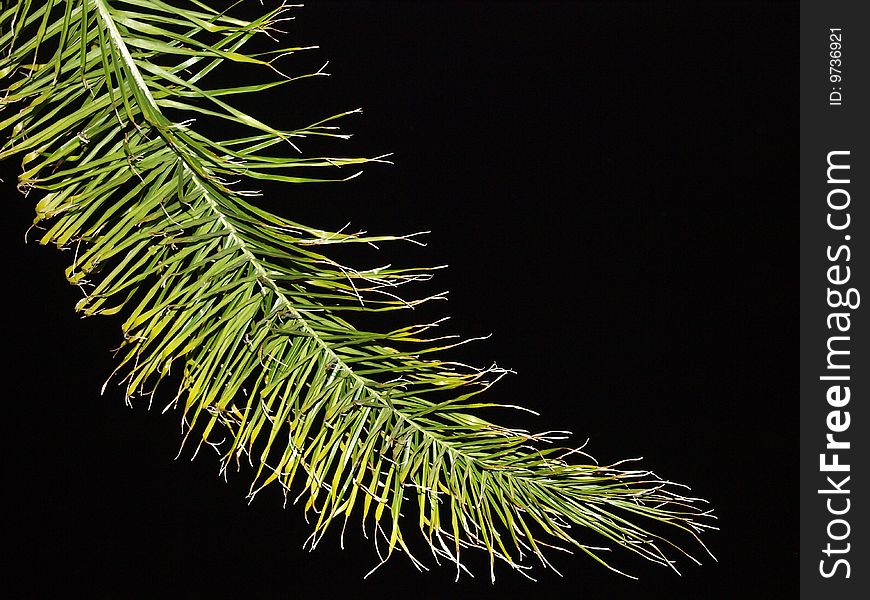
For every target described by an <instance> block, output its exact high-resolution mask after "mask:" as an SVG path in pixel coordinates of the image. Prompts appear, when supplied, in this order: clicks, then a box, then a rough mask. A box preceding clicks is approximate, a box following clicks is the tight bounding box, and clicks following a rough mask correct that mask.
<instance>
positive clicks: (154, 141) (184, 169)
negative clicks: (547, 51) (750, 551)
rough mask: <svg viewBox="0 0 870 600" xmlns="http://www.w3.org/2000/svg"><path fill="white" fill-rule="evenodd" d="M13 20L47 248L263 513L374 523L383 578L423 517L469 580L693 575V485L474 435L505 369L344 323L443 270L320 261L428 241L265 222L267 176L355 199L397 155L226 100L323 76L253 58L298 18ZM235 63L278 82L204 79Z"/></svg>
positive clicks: (125, 378)
mask: <svg viewBox="0 0 870 600" xmlns="http://www.w3.org/2000/svg"><path fill="white" fill-rule="evenodd" d="M2 7H3V8H2V13H0V25H2V36H0V51H2V56H0V78H2V80H3V85H2V88H3V89H4V90H5V91H4V97H3V98H0V130H3V131H5V132H6V137H7V140H6V142H5V144H4V145H3V146H2V148H0V159H7V158H10V157H13V156H19V157H21V161H22V169H23V172H22V174H21V176H20V178H19V182H18V188H19V190H20V191H21V192H23V193H24V194H32V193H36V194H38V195H39V201H38V203H37V205H36V212H37V216H36V219H35V223H34V225H35V228H37V229H39V230H40V231H41V232H42V236H41V240H40V241H41V242H42V243H43V244H49V243H52V244H56V245H57V246H59V247H61V248H69V249H72V250H73V251H74V257H73V261H72V265H71V266H70V267H69V268H68V269H67V272H66V274H67V277H68V279H69V281H70V282H71V283H73V284H75V285H77V286H78V287H79V288H81V290H82V292H83V294H84V297H83V298H82V300H81V301H80V302H79V303H78V305H77V306H76V309H77V310H78V311H80V312H82V313H83V314H84V315H94V314H114V313H121V314H123V315H124V318H125V321H124V323H123V325H122V329H123V343H122V345H121V347H120V348H119V349H118V356H119V359H118V368H117V370H116V374H117V376H118V378H119V381H120V382H121V383H122V385H123V388H124V393H125V397H126V399H127V401H128V402H130V401H132V399H133V398H136V397H140V396H148V397H151V396H153V394H154V391H155V389H156V388H157V387H158V384H159V383H160V381H161V380H163V379H164V378H165V377H167V376H168V375H169V374H170V369H171V368H172V367H173V366H175V368H176V369H179V368H180V369H181V375H180V384H179V387H178V390H177V393H176V394H175V396H174V400H173V401H172V402H171V403H170V405H174V404H176V403H177V404H181V405H182V407H183V424H184V431H185V439H187V438H189V437H191V436H193V438H194V439H195V442H190V443H195V444H196V447H197V449H198V448H199V447H201V446H202V445H203V444H209V445H212V446H214V447H216V448H218V450H219V452H220V455H221V469H222V471H224V472H225V471H226V469H228V468H229V466H230V465H232V464H238V463H240V462H241V460H242V459H245V460H247V461H249V462H250V464H251V465H252V466H253V468H254V471H255V476H254V481H253V483H252V485H251V493H250V496H251V497H253V496H254V495H255V494H256V493H257V492H258V491H259V490H261V489H263V488H264V487H266V486H268V485H270V484H278V485H280V486H282V487H283V489H284V492H285V495H289V496H290V497H293V498H296V499H300V498H304V506H305V512H306V514H309V513H311V514H313V516H314V518H313V521H314V525H313V532H312V534H311V537H310V538H309V540H308V543H309V544H310V545H311V547H312V548H313V547H314V546H316V545H317V544H318V542H319V541H320V540H321V539H322V538H323V536H324V533H325V532H326V531H327V529H328V528H329V526H330V525H332V524H335V523H339V524H340V526H341V527H342V532H343V530H344V529H343V528H344V526H345V525H346V524H347V522H348V520H349V519H350V518H351V516H352V515H353V514H357V515H358V517H359V518H360V519H361V520H362V522H363V524H364V531H369V530H371V531H374V532H375V533H374V535H375V541H376V547H377V548H378V552H379V555H380V557H381V562H383V561H385V560H386V559H387V558H389V557H390V556H391V555H392V554H393V553H394V552H397V551H404V552H405V553H407V554H408V555H409V556H411V558H412V560H413V561H414V563H415V565H417V566H420V567H421V568H422V562H421V561H419V560H418V559H417V558H414V557H413V556H412V555H411V551H410V548H409V546H408V543H406V542H407V540H406V531H407V529H408V527H409V526H408V524H407V523H406V521H407V520H410V519H409V518H408V517H403V512H411V511H413V512H416V514H417V516H418V518H417V519H416V526H417V528H419V530H420V532H421V534H422V539H423V540H425V542H426V544H427V546H428V547H429V548H431V551H432V553H433V554H434V557H435V560H436V561H440V560H446V561H448V562H451V563H454V564H455V565H456V568H457V576H458V574H459V571H460V570H461V569H462V568H463V567H462V562H461V555H462V553H463V550H464V549H466V548H481V549H483V550H485V551H486V552H487V553H488V554H489V557H490V565H491V571H492V572H493V573H494V565H495V562H496V559H498V560H501V561H503V562H505V563H506V564H508V565H509V566H511V567H513V568H515V569H518V570H520V571H521V572H525V569H527V568H528V558H530V557H537V558H538V559H539V560H540V562H541V563H542V564H543V565H544V566H548V565H549V563H548V560H547V558H546V556H545V554H544V550H545V549H547V548H549V547H551V546H556V547H559V546H562V547H564V548H566V549H579V550H580V551H582V552H584V553H586V554H588V555H589V556H590V557H592V558H593V559H595V560H596V561H598V562H600V563H602V564H604V565H607V566H610V565H609V564H608V563H607V562H606V561H605V560H604V559H603V558H602V551H603V550H604V549H605V548H603V547H601V546H602V545H607V546H615V547H622V548H624V549H626V550H628V551H630V552H632V553H635V554H637V555H640V556H642V557H644V558H646V559H649V560H651V561H653V562H656V563H659V564H662V565H666V566H670V567H673V566H674V562H675V561H674V559H672V558H671V557H672V556H674V555H677V556H679V555H685V556H686V557H689V558H691V554H690V553H689V552H688V550H684V546H683V544H684V543H685V542H688V543H691V544H695V541H697V543H698V544H700V546H699V547H702V548H703V544H701V543H700V539H699V537H698V536H699V533H700V532H702V531H703V530H704V529H705V528H709V527H710V525H709V519H710V518H712V517H711V514H710V512H709V511H707V510H705V509H704V508H703V507H702V503H703V501H700V500H698V499H695V498H689V497H686V496H684V495H683V494H681V493H680V489H681V488H680V486H678V485H677V484H673V483H671V482H667V481H663V480H661V479H659V478H658V477H657V476H655V475H654V474H653V473H652V472H650V471H646V470H626V469H623V468H621V464H614V465H610V466H599V465H596V464H594V461H592V460H591V459H588V457H587V456H586V455H585V454H584V453H583V452H582V451H580V450H577V449H574V450H572V449H566V448H558V447H554V446H552V445H551V444H550V442H552V441H553V440H556V439H560V438H561V436H560V435H559V434H558V433H541V434H531V433H528V432H526V431H521V430H516V429H510V428H506V427H502V426H499V425H496V424H493V423H490V422H488V421H486V420H484V419H482V418H481V417H479V416H478V414H480V411H481V409H485V408H488V407H495V406H500V405H499V404H496V403H493V402H487V401H484V400H481V399H480V398H479V397H478V395H479V394H480V393H481V392H483V391H484V390H486V389H488V388H489V387H490V386H491V385H492V383H493V382H495V381H497V380H498V379H499V378H500V377H501V376H502V375H504V374H505V372H506V371H505V370H503V369H499V368H497V367H490V368H487V369H475V368H471V367H467V366H465V365H462V364H460V363H456V362H450V361H446V360H442V359H441V358H439V357H440V356H443V355H444V353H445V351H446V350H448V349H449V348H451V347H452V346H455V345H457V344H459V343H462V342H461V341H459V340H456V339H453V338H450V337H448V336H438V335H436V333H435V329H436V327H437V326H438V322H434V323H426V324H419V325H410V326H407V327H403V328H400V329H396V330H393V331H387V332H376V331H365V330H362V329H357V328H355V327H354V326H353V325H352V324H351V323H350V322H348V321H347V320H345V318H346V313H351V312H378V311H391V310H404V309H407V308H409V307H412V306H415V305H417V304H419V303H421V302H424V301H426V300H427V299H431V298H424V299H420V300H414V301H407V300H403V299H401V298H400V297H399V295H398V289H397V288H400V287H401V286H404V285H406V284H409V283H412V282H417V281H422V280H427V279H429V278H430V277H431V276H432V269H428V268H393V267H382V268H374V269H365V270H362V269H360V270H358V269H353V268H350V267H346V266H343V265H341V264H339V263H338V262H337V261H335V260H333V259H331V258H330V257H329V256H328V254H327V253H326V252H325V251H324V248H325V247H326V246H328V245H331V244H369V243H376V242H381V241H388V240H406V241H407V240H410V241H414V236H371V235H366V234H364V233H357V234H352V233H345V232H334V231H323V230H319V229H316V228H311V227H307V226H305V225H302V224H300V223H296V222H293V221H290V220H288V219H286V218H284V217H282V216H278V215H275V214H271V213H270V212H267V211H265V210H263V209H261V208H259V207H258V206H257V205H256V203H255V200H253V199H252V196H255V195H256V193H254V192H250V191H246V189H245V187H243V186H245V185H249V184H250V183H251V182H253V181H256V180H268V181H274V182H282V183H287V184H291V183H307V182H321V181H345V180H347V179H350V178H352V177H354V176H355V175H356V174H357V173H358V171H356V170H355V169H356V168H357V167H358V166H359V165H363V164H365V163H367V162H371V161H377V160H383V157H380V158H374V159H371V158H337V157H331V156H313V157H303V156H302V155H301V153H300V152H298V147H297V142H301V141H303V140H305V139H306V138H310V137H313V136H325V137H346V136H343V135H342V134H341V133H340V132H339V131H338V130H337V129H336V127H335V122H336V120H337V119H339V118H340V117H342V116H344V115H345V114H347V113H344V114H339V115H334V116H332V117H329V118H326V119H322V120H319V121H317V122H314V123H312V124H310V125H306V126H303V127H299V128H297V129H292V130H283V129H278V128H275V127H273V126H271V125H269V124H267V123H265V122H263V121H261V120H259V119H258V118H255V117H254V116H251V115H249V114H247V113H246V112H243V111H242V110H240V109H238V108H235V107H234V105H233V104H231V103H230V101H231V99H232V98H233V97H236V96H244V95H257V94H259V93H262V92H263V91H264V90H266V89H269V88H273V87H276V86H281V85H284V84H287V83H290V82H292V81H295V80H297V79H301V78H304V77H313V76H318V75H322V73H321V72H319V71H318V72H314V73H309V74H306V75H302V76H297V77H290V76H287V75H285V74H284V73H282V71H280V70H279V67H278V66H277V65H278V59H279V58H281V57H284V56H286V55H288V54H292V53H296V52H300V51H303V50H305V48H300V47H278V48H275V49H272V50H269V51H259V52H255V51H247V50H246V49H245V48H246V47H250V43H251V42H252V40H256V39H262V38H264V37H267V38H274V37H276V36H279V35H280V27H281V23H282V22H283V21H284V20H286V19H287V13H288V10H289V9H290V7H289V6H285V5H280V6H278V7H277V8H274V9H272V10H267V9H263V12H262V15H261V16H260V17H259V18H256V19H254V20H247V19H239V18H235V17H233V16H231V15H230V14H228V13H224V12H219V11H215V10H213V9H211V8H209V7H208V6H207V5H205V4H203V3H201V2H198V1H196V0H192V1H189V2H185V3H180V4H173V3H168V2H163V1H161V0H124V1H122V0H53V1H42V2H40V1H35V2H34V1H23V2H4V3H3V4H2ZM233 64H235V65H239V66H243V67H248V68H251V69H253V68H256V69H258V70H259V71H261V72H263V73H265V74H267V75H269V77H268V81H266V82H265V83H263V82H259V83H258V82H251V83H241V84H239V85H238V86H236V87H231V88H226V87H224V88H219V87H213V86H211V85H210V83H209V79H210V78H209V75H210V74H211V73H212V72H214V71H215V70H216V69H218V68H226V67H227V66H228V65H233ZM351 112H353V111H351ZM196 120H199V121H201V122H204V123H209V122H211V123H215V122H222V123H226V127H227V128H229V129H230V130H231V131H237V130H239V129H240V128H243V129H245V130H247V131H246V132H245V133H243V134H239V135H236V134H235V133H234V134H233V135H234V136H235V137H229V138H228V139H215V138H214V137H210V136H209V135H208V131H207V130H209V129H211V130H217V129H219V128H217V127H214V126H212V127H201V128H198V127H197V126H195V125H197V123H198V122H196ZM316 173H324V175H323V176H317V175H315V174H316ZM411 527H412V528H413V525H411ZM673 536H676V537H677V539H682V541H681V542H680V541H674V537H673ZM378 537H380V538H381V540H382V541H383V544H381V543H380V542H379V541H378ZM692 560H694V559H693V558H692ZM379 564H380V563H379ZM611 568H613V567H611Z"/></svg>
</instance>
